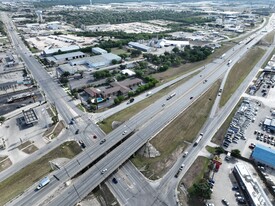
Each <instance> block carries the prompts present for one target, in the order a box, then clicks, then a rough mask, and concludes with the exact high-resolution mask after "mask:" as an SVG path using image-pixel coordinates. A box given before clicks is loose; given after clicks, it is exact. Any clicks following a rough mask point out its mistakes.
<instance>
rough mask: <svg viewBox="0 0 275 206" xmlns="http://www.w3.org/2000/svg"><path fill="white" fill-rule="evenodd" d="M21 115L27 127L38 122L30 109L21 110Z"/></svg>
mask: <svg viewBox="0 0 275 206" xmlns="http://www.w3.org/2000/svg"><path fill="white" fill-rule="evenodd" d="M22 113H23V116H24V120H25V123H26V124H27V125H31V124H35V123H37V122H38V117H37V115H36V113H35V111H34V110H33V109H32V108H30V109H28V110H22Z"/></svg>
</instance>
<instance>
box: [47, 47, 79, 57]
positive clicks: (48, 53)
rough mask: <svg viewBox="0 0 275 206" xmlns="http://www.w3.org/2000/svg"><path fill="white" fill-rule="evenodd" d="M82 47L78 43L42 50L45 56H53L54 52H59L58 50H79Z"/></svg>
mask: <svg viewBox="0 0 275 206" xmlns="http://www.w3.org/2000/svg"><path fill="white" fill-rule="evenodd" d="M79 49H80V47H79V46H77V45H71V46H67V47H60V48H53V49H45V50H44V51H43V52H42V55H43V56H51V55H53V54H57V53H58V52H72V51H77V50H79Z"/></svg>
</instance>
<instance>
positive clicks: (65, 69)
mask: <svg viewBox="0 0 275 206" xmlns="http://www.w3.org/2000/svg"><path fill="white" fill-rule="evenodd" d="M86 70H87V69H85V68H84V67H83V66H81V65H76V66H72V65H70V64H61V65H59V66H58V67H57V68H56V76H57V78H59V77H60V76H61V75H62V74H63V73H64V72H69V73H70V75H74V74H75V73H77V72H79V71H86Z"/></svg>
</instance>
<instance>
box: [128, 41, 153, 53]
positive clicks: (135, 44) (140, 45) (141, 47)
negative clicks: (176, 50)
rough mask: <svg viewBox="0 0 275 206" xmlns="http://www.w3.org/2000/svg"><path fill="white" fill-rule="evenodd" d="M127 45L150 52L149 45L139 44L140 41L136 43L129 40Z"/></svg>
mask: <svg viewBox="0 0 275 206" xmlns="http://www.w3.org/2000/svg"><path fill="white" fill-rule="evenodd" d="M128 46H129V47H132V48H134V49H138V50H141V51H143V52H150V51H151V50H152V48H151V47H148V46H146V45H143V44H140V43H137V42H129V43H128Z"/></svg>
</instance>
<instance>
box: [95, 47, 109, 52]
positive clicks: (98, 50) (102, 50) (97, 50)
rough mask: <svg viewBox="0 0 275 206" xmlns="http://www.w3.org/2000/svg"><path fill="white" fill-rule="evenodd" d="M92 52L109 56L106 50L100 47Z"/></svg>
mask: <svg viewBox="0 0 275 206" xmlns="http://www.w3.org/2000/svg"><path fill="white" fill-rule="evenodd" d="M92 52H93V53H94V54H107V53H108V52H107V51H106V50H104V49H101V48H99V47H94V48H92Z"/></svg>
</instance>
